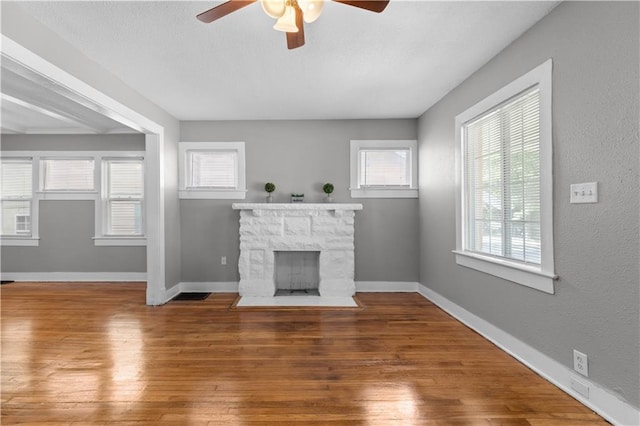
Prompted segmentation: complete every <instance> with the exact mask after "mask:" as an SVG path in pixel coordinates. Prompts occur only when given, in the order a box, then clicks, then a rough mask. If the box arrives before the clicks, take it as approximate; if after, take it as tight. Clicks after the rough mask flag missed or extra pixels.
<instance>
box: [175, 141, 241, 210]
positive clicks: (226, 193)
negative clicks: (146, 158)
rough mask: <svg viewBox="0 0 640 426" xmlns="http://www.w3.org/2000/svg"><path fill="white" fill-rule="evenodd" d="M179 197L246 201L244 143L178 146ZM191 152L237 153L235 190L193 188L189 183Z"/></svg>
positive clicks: (181, 144)
mask: <svg viewBox="0 0 640 426" xmlns="http://www.w3.org/2000/svg"><path fill="white" fill-rule="evenodd" d="M178 146H179V149H178V161H179V176H178V184H179V190H178V195H179V198H181V199H195V200H205V199H216V200H244V199H245V198H246V196H247V174H246V156H245V143H244V142H180V143H179V144H178ZM189 151H235V152H236V153H237V158H238V169H237V170H236V173H237V180H236V182H237V186H236V187H235V188H192V187H188V186H187V182H189V172H190V168H189V165H188V153H189Z"/></svg>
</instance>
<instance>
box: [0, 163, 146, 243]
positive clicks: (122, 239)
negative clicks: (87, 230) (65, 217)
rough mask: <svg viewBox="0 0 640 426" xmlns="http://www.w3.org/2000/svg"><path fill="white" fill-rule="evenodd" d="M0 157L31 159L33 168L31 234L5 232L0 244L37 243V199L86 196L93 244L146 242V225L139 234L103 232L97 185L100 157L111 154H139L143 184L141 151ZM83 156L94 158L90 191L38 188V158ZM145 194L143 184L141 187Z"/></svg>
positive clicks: (100, 173)
mask: <svg viewBox="0 0 640 426" xmlns="http://www.w3.org/2000/svg"><path fill="white" fill-rule="evenodd" d="M0 157H2V158H11V159H25V160H26V159H28V160H30V161H31V162H32V170H33V176H32V177H33V181H32V188H33V195H32V198H31V236H19V235H8V236H0V246H38V245H39V240H40V237H39V223H40V220H39V211H40V201H47V200H60V201H67V200H86V201H94V223H95V229H94V236H93V237H92V240H93V242H94V245H96V246H146V245H147V238H146V225H143V227H142V229H143V232H144V234H143V235H141V236H119V235H118V236H110V235H104V232H103V228H102V226H103V225H102V223H103V222H104V221H105V220H106V216H104V217H103V209H102V206H101V196H100V194H101V192H100V188H101V187H102V185H103V182H102V167H103V159H111V158H142V159H143V167H144V168H145V181H144V182H145V185H146V182H147V181H146V162H145V161H144V158H145V152H144V151H1V152H0ZM51 158H55V159H82V158H84V159H87V158H93V160H94V188H95V190H94V191H75V190H71V191H42V190H41V188H42V179H41V174H42V169H41V164H42V162H41V160H46V159H51ZM143 191H144V193H143V196H145V194H146V188H145V189H144V190H143ZM146 206H147V204H146V203H145V202H144V201H143V210H142V211H143V223H147V210H146Z"/></svg>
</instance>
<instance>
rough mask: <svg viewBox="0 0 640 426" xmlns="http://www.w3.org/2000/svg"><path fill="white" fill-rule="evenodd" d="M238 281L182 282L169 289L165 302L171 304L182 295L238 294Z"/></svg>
mask: <svg viewBox="0 0 640 426" xmlns="http://www.w3.org/2000/svg"><path fill="white" fill-rule="evenodd" d="M237 292H238V282H237V281H202V282H181V283H178V284H176V285H174V286H173V287H171V288H168V289H167V290H166V291H165V294H164V302H162V304H164V303H167V302H169V301H170V300H171V299H173V298H174V297H176V296H177V295H178V294H180V293H237Z"/></svg>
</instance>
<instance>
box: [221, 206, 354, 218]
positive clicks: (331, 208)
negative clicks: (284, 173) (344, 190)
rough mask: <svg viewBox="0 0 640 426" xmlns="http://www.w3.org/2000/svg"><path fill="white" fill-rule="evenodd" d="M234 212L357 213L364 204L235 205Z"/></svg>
mask: <svg viewBox="0 0 640 426" xmlns="http://www.w3.org/2000/svg"><path fill="white" fill-rule="evenodd" d="M231 208H233V209H234V210H252V211H253V212H254V215H256V216H257V215H259V213H258V214H256V212H260V211H261V210H309V211H322V210H328V211H335V212H342V211H349V210H351V211H356V210H362V204H349V203H324V204H322V203H233V204H232V205H231Z"/></svg>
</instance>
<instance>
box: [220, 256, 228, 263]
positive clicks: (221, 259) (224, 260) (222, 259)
mask: <svg viewBox="0 0 640 426" xmlns="http://www.w3.org/2000/svg"><path fill="white" fill-rule="evenodd" d="M220 264H221V265H226V264H227V256H222V257H221V258H220Z"/></svg>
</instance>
